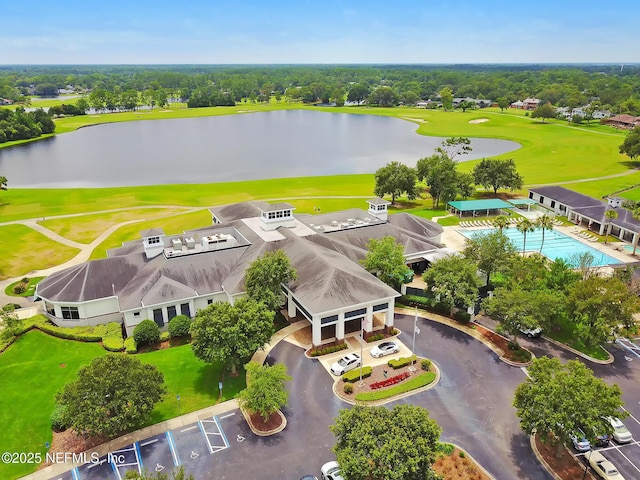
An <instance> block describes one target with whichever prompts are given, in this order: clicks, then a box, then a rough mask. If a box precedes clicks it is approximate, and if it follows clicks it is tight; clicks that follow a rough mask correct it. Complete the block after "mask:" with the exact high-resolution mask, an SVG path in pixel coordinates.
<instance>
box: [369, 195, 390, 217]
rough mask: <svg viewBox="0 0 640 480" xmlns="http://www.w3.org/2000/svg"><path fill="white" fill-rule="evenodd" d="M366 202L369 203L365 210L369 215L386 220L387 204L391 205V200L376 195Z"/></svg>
mask: <svg viewBox="0 0 640 480" xmlns="http://www.w3.org/2000/svg"><path fill="white" fill-rule="evenodd" d="M367 203H368V204H369V210H367V213H368V214H369V215H373V216H374V217H376V218H379V219H380V220H383V221H385V222H386V221H387V216H388V215H389V212H388V211H387V205H391V202H390V201H389V200H385V199H384V198H379V197H376V198H374V199H371V200H367Z"/></svg>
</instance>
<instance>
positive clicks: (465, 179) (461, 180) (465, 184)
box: [454, 172, 476, 200]
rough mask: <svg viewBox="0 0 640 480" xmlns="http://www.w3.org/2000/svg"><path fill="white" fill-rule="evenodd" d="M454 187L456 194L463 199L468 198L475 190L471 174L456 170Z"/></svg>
mask: <svg viewBox="0 0 640 480" xmlns="http://www.w3.org/2000/svg"><path fill="white" fill-rule="evenodd" d="M456 187H457V191H458V195H460V196H461V197H462V198H464V199H467V198H469V197H470V196H471V195H473V193H474V192H475V191H476V188H475V185H474V184H473V175H471V174H470V173H466V172H457V173H456ZM454 200H455V197H454Z"/></svg>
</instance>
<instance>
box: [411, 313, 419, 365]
mask: <svg viewBox="0 0 640 480" xmlns="http://www.w3.org/2000/svg"><path fill="white" fill-rule="evenodd" d="M416 333H420V330H419V329H418V307H416V314H415V317H414V319H413V346H412V347H411V366H410V367H409V371H410V372H415V371H416V367H414V366H413V364H414V363H415V362H414V360H413V356H414V355H415V351H416Z"/></svg>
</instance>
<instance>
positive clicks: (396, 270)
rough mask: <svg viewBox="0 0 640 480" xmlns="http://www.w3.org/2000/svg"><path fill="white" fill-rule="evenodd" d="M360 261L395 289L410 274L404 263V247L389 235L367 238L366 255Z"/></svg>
mask: <svg viewBox="0 0 640 480" xmlns="http://www.w3.org/2000/svg"><path fill="white" fill-rule="evenodd" d="M361 263H362V266H363V267H364V268H365V269H366V270H367V271H369V272H371V273H373V274H374V275H376V276H377V277H378V278H379V279H380V280H382V281H383V282H384V283H386V284H387V285H389V286H390V287H392V288H395V289H398V288H399V287H400V285H402V283H404V281H405V279H406V278H407V277H408V276H409V275H410V274H411V269H410V268H409V267H407V265H406V263H405V259H404V247H403V246H402V245H401V244H399V243H397V242H396V239H395V238H393V237H391V236H388V237H384V238H382V239H380V240H378V239H376V238H372V239H371V240H369V243H368V244H367V256H366V258H365V259H364V260H362V262H361Z"/></svg>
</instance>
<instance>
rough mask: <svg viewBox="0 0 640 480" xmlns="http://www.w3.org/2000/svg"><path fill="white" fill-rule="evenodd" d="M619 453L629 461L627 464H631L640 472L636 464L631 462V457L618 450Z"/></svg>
mask: <svg viewBox="0 0 640 480" xmlns="http://www.w3.org/2000/svg"><path fill="white" fill-rule="evenodd" d="M618 451H619V452H620V455H622V456H623V457H624V458H625V459H626V460H627V462H629V463H630V464H631V465H632V466H633V468H635V469H636V470H637V471H638V472H640V468H638V467H637V466H636V464H635V463H633V462H632V461H631V460H629V457H627V456H626V455H625V454H624V453H622V452H621V451H620V450H618Z"/></svg>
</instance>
